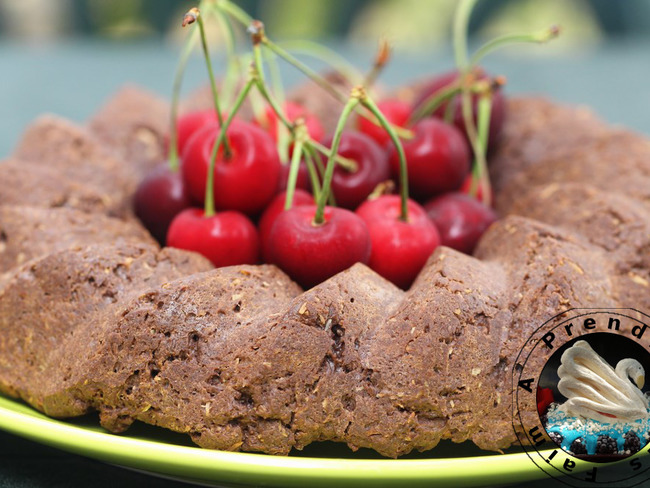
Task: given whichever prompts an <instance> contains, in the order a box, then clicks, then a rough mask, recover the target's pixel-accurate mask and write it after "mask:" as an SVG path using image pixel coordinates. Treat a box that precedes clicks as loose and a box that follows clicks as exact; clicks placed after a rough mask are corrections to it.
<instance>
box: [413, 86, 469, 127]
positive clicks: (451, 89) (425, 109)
mask: <svg viewBox="0 0 650 488" xmlns="http://www.w3.org/2000/svg"><path fill="white" fill-rule="evenodd" d="M458 92H460V83H451V84H450V85H448V86H446V87H444V88H443V89H442V90H439V91H437V92H435V93H433V94H432V95H431V96H430V97H429V98H427V99H426V100H425V101H424V103H422V104H421V105H420V106H419V107H418V108H417V110H415V112H413V114H412V115H411V119H410V121H409V123H411V124H412V123H415V122H418V121H420V120H422V119H423V118H425V117H428V116H429V115H431V114H432V113H433V112H435V111H436V110H437V109H438V108H439V107H440V106H441V105H442V104H443V103H445V102H446V101H447V100H449V99H450V98H452V97H453V96H454V95H457V94H458Z"/></svg>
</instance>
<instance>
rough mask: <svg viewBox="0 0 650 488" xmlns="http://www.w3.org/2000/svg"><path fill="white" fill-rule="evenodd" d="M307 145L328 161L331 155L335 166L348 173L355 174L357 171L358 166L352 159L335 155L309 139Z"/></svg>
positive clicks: (331, 150)
mask: <svg viewBox="0 0 650 488" xmlns="http://www.w3.org/2000/svg"><path fill="white" fill-rule="evenodd" d="M307 144H309V145H310V146H312V147H313V148H314V149H315V150H316V151H318V152H319V153H321V154H323V155H324V156H325V157H327V158H328V159H329V158H330V157H332V154H333V155H334V160H335V161H336V164H338V165H339V166H340V167H341V168H343V169H344V170H346V171H349V172H350V173H356V172H357V171H359V165H358V164H357V162H356V161H355V160H354V159H348V158H344V157H343V156H341V155H340V154H336V153H335V152H334V150H333V149H330V148H328V147H326V146H323V145H322V144H321V143H320V142H318V141H315V140H313V139H309V140H308V141H307Z"/></svg>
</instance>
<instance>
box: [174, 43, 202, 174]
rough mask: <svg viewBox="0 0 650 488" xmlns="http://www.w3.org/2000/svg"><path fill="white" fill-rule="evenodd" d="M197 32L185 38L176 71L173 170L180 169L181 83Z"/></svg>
mask: <svg viewBox="0 0 650 488" xmlns="http://www.w3.org/2000/svg"><path fill="white" fill-rule="evenodd" d="M196 36H197V32H196V31H195V30H194V31H192V32H191V33H190V35H189V36H187V38H186V39H185V45H184V46H183V51H182V52H181V56H180V58H179V60H178V66H176V73H174V85H173V87H172V106H171V110H170V126H171V127H170V131H169V169H170V170H171V171H173V172H176V171H178V167H179V161H178V105H179V103H180V97H181V85H182V84H183V75H184V74H185V68H186V67H187V61H188V60H189V59H190V55H191V54H192V49H194V43H195V42H196Z"/></svg>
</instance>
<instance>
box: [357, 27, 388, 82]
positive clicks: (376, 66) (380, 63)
mask: <svg viewBox="0 0 650 488" xmlns="http://www.w3.org/2000/svg"><path fill="white" fill-rule="evenodd" d="M389 60H390V45H389V44H388V41H387V40H386V38H383V37H382V38H381V39H380V40H379V47H378V49H377V54H376V55H375V62H374V63H373V65H372V69H371V70H370V72H369V73H368V74H367V75H366V77H365V78H364V80H363V86H364V87H366V89H369V88H370V87H371V86H372V85H374V83H375V81H377V78H378V77H379V75H380V74H381V72H382V70H383V69H384V66H386V64H387V63H388V61H389Z"/></svg>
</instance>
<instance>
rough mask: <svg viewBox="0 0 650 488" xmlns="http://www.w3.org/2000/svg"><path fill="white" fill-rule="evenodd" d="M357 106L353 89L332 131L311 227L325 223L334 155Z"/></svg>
mask: <svg viewBox="0 0 650 488" xmlns="http://www.w3.org/2000/svg"><path fill="white" fill-rule="evenodd" d="M358 104H359V89H358V88H354V89H353V90H352V95H351V97H350V99H349V100H348V101H347V102H346V104H345V107H343V112H341V117H340V118H339V121H338V124H337V125H336V130H335V131H334V137H333V139H332V150H331V153H330V157H329V159H328V160H327V167H326V168H325V176H324V177H323V186H322V187H321V188H322V189H321V194H320V195H319V198H318V202H317V207H316V215H315V216H314V220H313V222H312V225H315V226H317V225H322V224H323V223H325V205H326V204H327V200H328V198H329V196H330V193H331V189H332V177H333V176H334V165H335V157H334V156H335V155H336V154H338V152H339V145H340V144H341V136H342V135H343V130H344V129H345V124H346V123H347V121H348V119H349V118H350V115H351V114H352V112H353V111H354V109H355V107H356V106H357V105H358Z"/></svg>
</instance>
